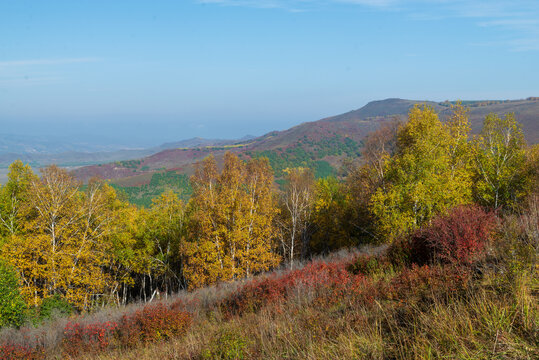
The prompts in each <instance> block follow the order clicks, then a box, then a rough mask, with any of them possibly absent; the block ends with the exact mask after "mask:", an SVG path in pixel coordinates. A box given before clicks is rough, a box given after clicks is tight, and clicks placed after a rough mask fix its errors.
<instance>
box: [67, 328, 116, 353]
mask: <svg viewBox="0 0 539 360" xmlns="http://www.w3.org/2000/svg"><path fill="white" fill-rule="evenodd" d="M117 329H118V324H116V323H115V322H111V321H107V322H104V323H94V324H86V325H84V324H79V323H72V322H69V323H67V325H66V327H65V328H64V341H63V346H64V351H65V352H66V353H68V354H69V355H78V354H79V353H96V352H98V351H103V350H106V349H107V348H109V347H110V346H111V345H112V343H113V338H114V335H115V331H116V330H117Z"/></svg>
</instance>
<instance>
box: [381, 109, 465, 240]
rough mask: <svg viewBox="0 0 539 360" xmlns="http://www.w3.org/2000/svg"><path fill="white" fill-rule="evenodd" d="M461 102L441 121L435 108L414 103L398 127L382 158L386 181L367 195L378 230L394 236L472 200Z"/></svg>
mask: <svg viewBox="0 0 539 360" xmlns="http://www.w3.org/2000/svg"><path fill="white" fill-rule="evenodd" d="M468 131H469V126H468V122H467V117H466V114H465V112H464V111H463V109H462V107H460V106H457V107H455V108H454V111H453V116H452V117H451V118H450V120H449V121H448V123H446V124H443V123H442V122H441V121H440V120H439V119H438V115H437V114H436V112H435V111H434V109H433V108H431V107H428V106H423V107H420V106H415V107H414V108H412V109H411V110H410V113H409V117H408V122H407V123H406V124H405V125H404V126H403V127H401V128H400V130H399V132H398V136H397V148H396V153H395V154H394V155H393V156H392V157H391V158H390V159H389V160H388V161H387V162H386V170H385V174H384V186H383V187H380V188H378V189H377V191H376V192H375V193H374V195H373V196H372V198H371V211H372V213H373V214H374V216H375V218H376V219H377V226H378V231H379V233H380V234H381V235H382V236H383V237H384V238H386V239H388V240H392V239H394V238H396V237H398V236H400V235H402V234H405V233H407V232H409V231H412V230H414V229H416V228H418V227H419V226H421V225H422V224H424V223H425V222H428V221H429V220H430V219H431V218H432V217H433V216H434V215H436V214H439V213H441V212H444V211H446V210H447V209H449V208H451V207H454V206H456V205H459V204H463V203H468V202H470V201H471V186H470V185H471V183H470V178H471V175H470V172H469V166H468V161H467V160H466V156H468V155H467V154H466V146H465V144H466V142H467V136H468V135H467V133H468Z"/></svg>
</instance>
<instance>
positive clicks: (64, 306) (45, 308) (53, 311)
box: [39, 294, 74, 321]
mask: <svg viewBox="0 0 539 360" xmlns="http://www.w3.org/2000/svg"><path fill="white" fill-rule="evenodd" d="M73 311H74V309H73V306H72V305H71V304H70V303H69V302H68V301H67V300H65V299H64V298H62V297H61V296H60V295H59V294H56V295H54V296H51V297H48V298H46V299H44V300H43V302H42V303H41V306H40V307H39V320H40V321H43V320H51V319H52V318H55V317H65V316H69V315H71V314H73Z"/></svg>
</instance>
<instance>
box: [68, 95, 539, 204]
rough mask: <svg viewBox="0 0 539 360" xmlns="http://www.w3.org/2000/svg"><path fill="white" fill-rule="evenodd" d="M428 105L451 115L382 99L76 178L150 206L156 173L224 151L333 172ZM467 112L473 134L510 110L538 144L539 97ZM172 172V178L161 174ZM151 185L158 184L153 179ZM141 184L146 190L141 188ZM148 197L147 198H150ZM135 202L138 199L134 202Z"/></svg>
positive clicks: (480, 104) (479, 104) (475, 105)
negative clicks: (373, 135) (490, 117)
mask: <svg viewBox="0 0 539 360" xmlns="http://www.w3.org/2000/svg"><path fill="white" fill-rule="evenodd" d="M418 103H419V104H421V103H426V104H428V105H430V106H433V107H434V108H435V109H436V111H437V112H438V113H439V114H440V117H441V118H442V119H443V118H445V117H446V116H447V115H448V114H449V111H450V104H451V103H450V102H441V103H436V102H432V101H418V100H404V99H386V100H381V101H373V102H370V103H368V104H367V105H365V106H364V107H362V108H360V109H357V110H354V111H350V112H347V113H344V114H341V115H337V116H333V117H328V118H324V119H321V120H318V121H313V122H306V123H302V124H300V125H297V126H295V127H292V128H290V129H287V130H284V131H273V132H270V133H268V134H265V135H263V136H260V137H257V138H253V139H247V140H242V141H235V142H234V141H229V142H226V141H221V142H219V141H213V142H211V141H210V142H208V141H206V142H205V141H202V140H199V141H197V139H192V140H191V141H189V142H188V143H175V144H166V146H167V147H170V148H168V149H165V150H163V151H159V152H157V153H154V154H151V155H149V156H146V157H141V158H139V159H137V160H130V161H115V162H110V163H107V164H99V165H92V166H85V167H81V168H79V169H77V170H75V171H74V173H75V175H76V176H77V177H78V178H79V179H80V180H82V181H84V182H86V181H88V180H89V179H90V178H92V177H95V176H97V177H101V178H103V179H110V180H112V182H113V183H114V184H115V185H116V187H117V188H123V189H124V190H125V191H126V192H128V193H129V194H128V195H132V194H133V193H136V194H137V195H136V196H130V199H131V200H133V201H134V202H135V203H139V204H148V203H149V202H150V201H151V197H153V196H154V195H155V194H159V193H160V192H162V191H163V189H164V186H160V187H159V189H157V190H155V189H153V190H151V191H150V192H149V193H148V191H147V190H148V189H147V188H148V186H149V185H150V184H151V183H152V177H153V175H154V174H160V175H157V176H159V177H160V178H163V177H166V178H167V177H168V178H174V177H177V176H179V175H186V176H189V175H190V174H192V171H193V165H194V163H196V162H197V161H200V160H202V159H204V158H205V157H206V156H208V155H209V154H214V156H215V157H216V158H217V160H218V162H220V161H222V157H223V155H224V153H225V152H226V151H232V152H235V153H238V154H239V156H240V157H243V158H245V159H247V158H251V157H259V156H265V157H268V158H269V159H270V163H271V165H272V167H273V169H274V171H275V175H276V178H277V179H279V178H280V177H281V176H282V174H283V169H285V168H287V167H296V166H305V167H310V168H312V169H313V170H314V172H315V175H316V176H317V177H325V176H328V175H331V174H335V173H336V171H337V169H338V168H339V166H340V164H341V161H342V160H343V159H344V158H346V157H358V156H359V155H360V148H361V145H362V141H363V140H364V139H365V137H366V135H367V134H368V133H369V132H371V131H373V130H376V129H377V128H378V127H379V126H380V125H381V124H383V123H384V122H387V121H391V120H392V119H393V118H399V119H401V120H404V119H405V118H406V115H407V113H408V111H409V110H410V108H411V107H413V106H414V104H418ZM464 104H465V105H466V106H467V107H468V108H469V116H470V121H471V125H472V132H475V133H477V132H478V131H479V130H480V129H481V126H482V122H483V120H484V117H485V115H486V114H488V113H491V112H494V113H497V114H500V115H503V114H506V113H509V112H514V113H515V115H516V118H517V121H519V122H520V123H521V124H522V126H523V129H524V134H525V136H526V139H527V141H528V142H529V143H537V142H539V99H538V98H529V99H526V100H511V101H509V100H503V101H502V100H495V101H465V102H464ZM167 172H170V173H171V175H170V176H169V175H166V174H165V173H167ZM153 183H154V184H155V183H156V179H154V181H153ZM185 184H186V182H185V179H184V178H183V177H182V178H181V181H180V182H178V183H177V184H175V183H173V182H169V183H168V187H171V188H173V189H174V190H178V191H182V192H183V193H184V194H185V193H189V189H188V187H185ZM143 186H145V187H146V188H145V189H142V188H141V187H143ZM150 193H151V194H150ZM137 199H138V200H137Z"/></svg>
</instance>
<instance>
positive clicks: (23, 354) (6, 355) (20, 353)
mask: <svg viewBox="0 0 539 360" xmlns="http://www.w3.org/2000/svg"><path fill="white" fill-rule="evenodd" d="M44 358H45V354H44V352H43V350H42V349H37V348H30V347H26V346H23V345H13V344H3V345H0V359H2V360H40V359H44Z"/></svg>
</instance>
